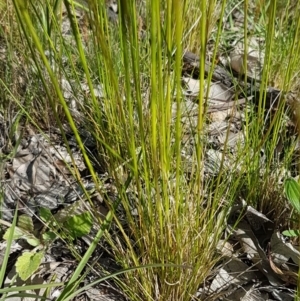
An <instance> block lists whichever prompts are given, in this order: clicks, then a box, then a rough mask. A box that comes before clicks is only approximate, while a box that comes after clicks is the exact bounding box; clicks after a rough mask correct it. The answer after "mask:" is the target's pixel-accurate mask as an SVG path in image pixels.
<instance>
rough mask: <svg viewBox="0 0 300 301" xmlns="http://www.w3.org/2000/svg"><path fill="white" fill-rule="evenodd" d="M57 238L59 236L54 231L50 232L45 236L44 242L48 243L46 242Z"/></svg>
mask: <svg viewBox="0 0 300 301" xmlns="http://www.w3.org/2000/svg"><path fill="white" fill-rule="evenodd" d="M56 238H57V235H56V234H55V233H54V232H52V231H48V232H46V233H44V234H43V240H44V241H46V242H48V241H53V240H54V239H56Z"/></svg>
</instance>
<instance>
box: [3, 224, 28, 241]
mask: <svg viewBox="0 0 300 301" xmlns="http://www.w3.org/2000/svg"><path fill="white" fill-rule="evenodd" d="M10 231H11V228H8V229H7V230H6V232H5V234H4V236H3V238H4V239H5V240H7V239H8V237H9V235H10ZM23 236H24V231H22V229H20V228H18V227H15V231H14V234H13V239H19V238H21V237H23Z"/></svg>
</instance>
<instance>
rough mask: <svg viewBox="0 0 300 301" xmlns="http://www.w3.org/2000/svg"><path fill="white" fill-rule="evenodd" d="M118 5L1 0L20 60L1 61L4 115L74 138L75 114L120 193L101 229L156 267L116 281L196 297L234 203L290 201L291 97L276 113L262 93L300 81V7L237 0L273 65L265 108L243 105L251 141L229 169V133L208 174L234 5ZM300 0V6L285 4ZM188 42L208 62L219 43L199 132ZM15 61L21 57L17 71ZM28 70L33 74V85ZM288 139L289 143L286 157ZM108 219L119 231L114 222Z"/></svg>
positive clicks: (140, 291)
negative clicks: (211, 111) (220, 67)
mask: <svg viewBox="0 0 300 301" xmlns="http://www.w3.org/2000/svg"><path fill="white" fill-rule="evenodd" d="M256 2H257V1H256ZM118 4H119V6H118V20H117V21H116V20H115V22H110V21H109V18H108V17H109V16H108V11H107V6H106V5H105V3H104V1H87V2H86V1H79V2H73V1H58V0H56V1H54V0H51V1H50V0H48V1H44V2H43V3H42V2H40V1H33V0H32V1H27V2H26V3H25V2H23V1H19V0H14V1H13V7H12V5H11V4H10V3H6V4H4V3H2V5H1V6H0V10H1V11H2V12H5V14H1V15H2V16H3V17H2V19H1V20H0V22H1V24H3V25H5V26H2V29H1V32H0V34H1V39H0V43H1V44H2V45H5V46H4V48H5V49H6V51H7V53H8V54H9V55H8V56H7V57H8V62H9V64H7V65H6V67H5V68H4V66H2V63H3V61H2V59H1V60H0V64H1V65H0V67H1V68H0V74H1V80H0V86H1V87H2V88H3V89H4V91H5V93H3V94H2V95H1V96H0V97H1V107H0V110H1V113H2V114H6V115H5V116H7V118H8V117H9V114H12V115H13V116H15V114H19V115H20V117H18V118H17V119H16V120H17V121H16V122H17V124H16V126H17V125H18V124H19V123H20V121H22V122H23V123H22V124H30V125H31V126H32V125H33V126H35V127H36V128H40V129H41V130H43V131H45V130H46V129H49V128H51V125H53V124H55V126H56V127H58V128H59V129H60V131H61V133H62V136H63V143H64V144H66V145H67V146H68V145H69V143H68V138H67V136H66V133H65V125H66V124H67V125H68V127H69V128H70V129H71V130H72V132H73V133H74V135H75V138H76V141H77V144H78V147H79V148H80V150H81V152H82V154H83V156H84V160H85V163H86V165H87V167H88V169H89V173H90V175H91V177H92V179H93V181H94V182H95V183H96V185H97V188H98V189H99V191H100V189H101V187H102V186H103V185H104V183H103V182H102V180H101V178H100V176H99V173H101V172H102V173H104V172H106V173H107V174H108V175H109V177H110V178H111V179H113V183H114V186H115V188H116V191H117V193H116V195H117V197H114V198H110V197H109V196H108V197H107V206H108V207H109V209H110V214H109V215H108V216H107V219H106V220H105V221H104V222H103V221H100V220H98V221H97V222H99V223H102V225H104V226H105V228H103V229H104V230H103V229H101V231H99V233H98V236H97V239H100V238H101V237H102V238H104V240H105V241H106V242H107V243H108V244H109V252H110V253H111V255H113V257H114V258H115V260H116V261H117V263H118V264H119V265H120V266H121V267H122V268H124V269H126V268H132V267H140V266H146V268H138V269H135V270H133V271H130V272H129V273H125V274H124V275H122V276H121V277H120V278H119V279H118V285H119V286H120V287H121V288H122V291H123V292H124V293H125V294H126V295H127V296H128V297H129V299H130V300H191V298H192V296H194V295H195V293H196V292H197V290H198V289H199V287H200V286H201V285H202V284H203V283H205V281H206V280H207V279H208V278H209V277H210V276H211V275H212V273H213V269H214V267H215V264H216V263H217V262H218V260H220V258H221V256H222V255H221V254H220V252H219V251H218V250H219V249H220V248H218V245H219V244H220V241H221V238H222V239H223V238H226V237H224V230H225V228H226V222H227V217H228V213H229V210H230V208H231V206H232V204H233V202H234V201H235V200H236V199H237V198H239V197H242V198H244V199H246V200H247V202H248V203H249V204H252V205H253V206H255V207H256V208H257V209H258V210H260V211H263V212H265V213H270V212H271V216H272V217H273V218H274V219H276V217H278V216H279V215H280V212H282V208H284V206H285V203H284V198H283V194H282V193H283V191H282V187H281V186H280V184H279V181H280V179H282V175H283V174H285V172H286V170H287V169H289V168H290V166H291V164H292V160H293V158H292V155H293V147H294V141H293V140H291V141H288V142H287V143H286V141H287V139H288V137H287V135H288V134H287V129H286V128H287V123H286V120H285V117H284V116H285V113H286V107H285V106H284V105H283V103H284V101H283V99H284V95H282V96H280V101H279V105H278V107H277V108H276V109H275V110H272V109H271V108H270V109H268V108H267V106H268V104H267V103H266V92H265V91H266V89H267V87H268V86H270V85H273V86H276V87H277V88H279V89H282V90H283V91H289V90H291V89H294V90H295V91H296V92H298V81H297V74H298V72H299V67H298V65H297V61H298V59H299V53H300V51H299V49H298V48H299V41H298V28H299V24H300V21H299V20H300V19H299V18H296V15H297V12H298V11H299V10H296V9H295V10H294V15H292V16H291V15H290V13H289V10H287V9H284V8H283V7H281V6H280V3H279V4H278V6H276V1H270V3H268V5H257V6H256V9H257V11H256V12H254V16H251V15H250V16H249V15H248V14H249V11H248V7H247V3H246V1H245V5H244V7H243V6H240V5H239V3H235V8H237V7H238V8H239V9H241V10H242V11H243V12H244V22H245V25H246V26H245V29H244V32H241V36H242V37H243V39H244V42H245V45H246V44H247V40H248V39H250V36H251V34H253V36H255V34H256V33H254V32H252V33H250V34H249V33H248V29H247V28H248V27H247V24H248V23H247V22H249V18H250V19H251V17H253V18H254V20H257V21H258V22H260V23H259V24H258V25H257V27H256V28H255V30H257V31H262V32H261V35H263V36H264V42H263V46H262V47H263V49H264V56H265V58H264V68H263V71H262V76H261V82H260V86H259V97H258V103H257V104H256V106H257V110H254V108H253V106H250V105H249V106H248V107H247V109H246V110H245V112H244V120H245V121H244V124H243V126H242V129H243V133H244V144H243V145H242V146H239V145H237V147H236V150H235V153H234V155H233V156H234V157H235V158H234V160H233V161H232V162H234V163H232V164H231V166H230V168H228V166H227V165H226V156H227V155H228V154H230V150H229V148H227V141H228V139H229V138H228V135H229V134H228V132H227V138H226V139H225V145H224V148H223V150H222V157H221V158H220V163H219V165H218V170H217V173H215V174H214V175H213V176H210V175H207V174H206V173H205V163H206V160H207V156H206V152H207V150H208V149H209V147H210V146H209V143H208V137H207V135H206V129H207V127H208V124H209V115H208V114H207V112H206V110H207V102H206V101H205V99H206V96H207V95H208V93H209V91H207V89H206V87H209V85H210V81H211V73H212V71H213V67H214V64H216V63H217V57H218V55H219V51H220V49H219V48H218V47H219V43H222V45H224V44H227V45H225V46H224V48H223V49H222V50H221V51H227V50H226V49H225V48H226V47H227V48H228V45H229V44H230V39H231V37H230V36H226V34H228V33H226V32H225V30H224V28H223V23H222V20H223V19H225V18H226V17H227V14H228V12H229V11H232V10H233V9H234V8H233V7H231V4H230V3H226V1H222V2H220V1H208V2H206V1H196V0H188V1H171V0H168V1H159V0H152V1H134V0H127V1H125V0H124V1H123V0H120V1H119V3H118ZM294 5H296V6H297V7H298V6H299V4H295V3H289V4H288V5H287V7H294ZM79 7H81V10H80V13H79V11H78V8H79ZM78 14H82V15H80V16H79V15H78ZM260 15H261V16H264V17H261V18H259V17H258V16H260ZM75 16H76V17H75ZM298 17H299V16H298ZM16 28H17V29H18V30H15V29H16ZM13 30H14V35H13V36H12V34H11V32H12V31H13ZM64 30H65V31H64ZM224 49H225V50H224ZM186 50H191V51H193V52H195V53H197V54H198V55H199V58H200V66H204V65H205V61H206V60H207V53H208V52H209V53H210V56H209V60H210V61H211V63H212V66H213V67H212V68H211V73H210V74H209V75H208V77H207V75H205V70H204V67H202V68H201V67H200V75H199V84H200V90H199V97H198V100H197V102H198V112H197V113H198V118H197V123H196V125H195V126H193V127H192V125H191V126H190V129H189V133H188V139H187V133H186V131H185V128H184V127H183V126H182V113H183V112H182V103H184V102H185V101H186V96H185V95H184V93H183V89H182V56H183V54H184V52H185V51H186ZM291 53H293V54H294V55H290V54H291ZM0 55H1V54H0ZM17 60H19V62H20V61H21V62H22V64H18V67H17V68H15V67H14V64H15V62H16V61H17ZM21 65H23V66H22V67H21ZM2 67H3V68H2ZM22 71H24V72H22ZM21 73H22V75H21ZM246 74H247V73H246ZM20 76H21V77H22V80H24V81H26V91H24V92H21V91H22V88H20V87H19V85H20V84H18V82H19V81H18V78H20ZM66 85H67V87H68V88H67V89H66ZM66 90H68V93H69V94H68V93H67V92H66ZM238 90H239V89H238V87H237V91H238ZM22 93H23V94H22ZM69 95H71V96H70V97H69ZM244 96H245V97H246V96H247V95H244ZM236 99H238V93H237V95H236ZM281 99H282V100H281ZM268 110H269V111H268ZM266 111H267V112H268V113H267V114H266ZM12 112H13V113H12ZM296 118H298V116H297V115H296ZM9 119H10V120H12V119H13V118H12V117H9ZM230 122H231V121H230ZM232 122H233V121H232ZM82 129H84V130H85V131H88V132H89V133H90V135H91V136H92V138H93V139H94V141H95V144H96V147H95V148H94V151H93V154H91V153H90V152H89V151H88V150H87V148H86V147H85V145H84V142H83V137H82V134H81V133H82V132H81V130H82ZM278 141H282V143H283V144H285V143H286V145H287V146H286V147H285V150H284V152H281V153H280V154H279V152H278ZM187 149H188V150H189V157H188V158H189V159H188V160H186V156H184V154H185V153H186V151H187ZM262 149H264V154H263V158H262V154H261V150H262ZM69 150H70V147H69ZM70 154H71V152H70ZM280 156H283V159H282V158H281V159H280V160H279V157H280ZM262 160H263V165H262ZM262 166H263V167H262ZM77 175H79V171H77V172H75V175H74V176H75V177H76V176H77ZM118 204H119V205H118ZM120 208H121V209H120ZM118 210H121V211H122V215H121V216H120V215H119V214H118V212H119V211H118ZM111 224H113V225H114V227H113V228H114V231H106V230H108V228H109V225H111ZM92 251H93V250H92V248H90V249H89V253H87V254H88V255H87V254H86V255H85V257H84V261H82V262H81V263H82V264H81V265H80V268H81V269H83V266H84V265H83V263H86V262H87V259H88V257H89V256H91V254H92ZM80 271H81V270H79V269H78V270H77V271H76V273H75V274H74V279H73V278H72V279H73V280H74V281H75V280H77V278H76V277H79V276H78V275H79V274H80ZM67 290H68V292H66V293H65V294H63V295H62V296H61V297H60V298H59V300H64V297H66V296H68V293H70V291H72V290H73V291H74V288H72V287H71V286H70V285H69V286H67Z"/></svg>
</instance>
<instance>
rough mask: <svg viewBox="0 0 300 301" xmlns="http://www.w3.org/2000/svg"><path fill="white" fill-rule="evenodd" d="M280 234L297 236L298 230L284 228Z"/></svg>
mask: <svg viewBox="0 0 300 301" xmlns="http://www.w3.org/2000/svg"><path fill="white" fill-rule="evenodd" d="M282 234H283V235H285V236H289V237H299V236H300V230H285V231H283V232H282Z"/></svg>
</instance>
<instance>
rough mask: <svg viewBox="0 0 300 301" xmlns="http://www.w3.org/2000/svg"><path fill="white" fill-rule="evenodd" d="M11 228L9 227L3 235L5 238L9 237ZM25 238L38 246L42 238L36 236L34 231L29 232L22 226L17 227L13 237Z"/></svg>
mask: <svg viewBox="0 0 300 301" xmlns="http://www.w3.org/2000/svg"><path fill="white" fill-rule="evenodd" d="M10 231H11V228H8V229H7V230H6V232H5V234H4V236H3V238H4V239H5V240H7V238H8V237H9V233H10ZM20 238H22V239H25V240H26V241H27V242H28V243H29V244H30V245H31V246H33V247H36V246H38V245H39V244H40V240H39V239H38V238H37V237H35V236H34V235H33V234H32V233H29V232H27V231H26V230H23V229H21V228H18V227H15V231H14V235H13V239H20Z"/></svg>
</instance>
